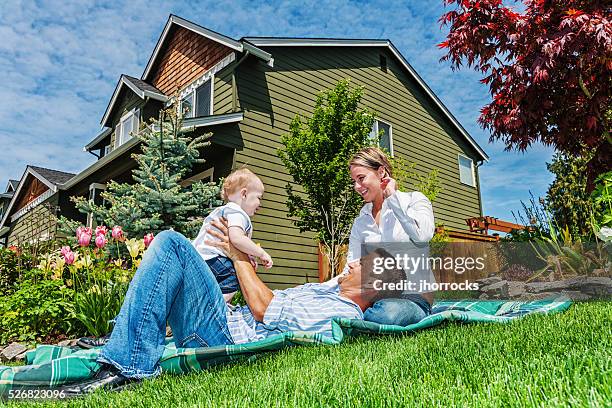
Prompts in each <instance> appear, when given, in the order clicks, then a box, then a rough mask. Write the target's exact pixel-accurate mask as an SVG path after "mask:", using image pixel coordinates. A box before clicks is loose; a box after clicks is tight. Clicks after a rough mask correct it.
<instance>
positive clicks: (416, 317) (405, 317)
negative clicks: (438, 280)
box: [363, 294, 431, 326]
mask: <svg viewBox="0 0 612 408" xmlns="http://www.w3.org/2000/svg"><path fill="white" fill-rule="evenodd" d="M430 314H431V305H430V304H429V303H428V302H427V301H426V300H425V298H423V296H421V295H417V294H411V295H406V296H404V297H403V298H402V299H381V300H379V301H377V302H376V303H374V304H373V305H372V307H370V308H368V309H366V311H365V312H364V313H363V319H364V320H367V321H369V322H374V323H380V324H392V325H396V326H408V325H410V324H414V323H417V322H420V321H421V320H423V319H424V318H425V317H427V316H429V315H430Z"/></svg>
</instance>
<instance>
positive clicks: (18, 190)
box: [0, 166, 75, 245]
mask: <svg viewBox="0 0 612 408" xmlns="http://www.w3.org/2000/svg"><path fill="white" fill-rule="evenodd" d="M74 176H75V175H74V174H73V173H66V172H63V171H58V170H51V169H46V168H43V167H36V166H27V167H26V170H25V172H24V173H23V176H21V179H20V180H19V181H17V180H10V181H9V184H8V186H7V188H6V191H5V192H4V193H3V194H2V195H0V203H1V204H0V220H1V221H0V244H2V245H21V244H24V243H32V242H33V240H43V241H44V240H47V239H51V238H53V237H55V235H56V232H57V220H56V215H58V214H59V208H60V203H61V205H62V206H64V207H66V206H67V201H68V196H67V195H66V194H65V193H64V192H63V191H62V190H61V189H60V186H61V185H62V184H64V183H65V182H67V181H68V180H70V179H71V178H73V177H74Z"/></svg>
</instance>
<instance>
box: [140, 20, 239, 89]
mask: <svg viewBox="0 0 612 408" xmlns="http://www.w3.org/2000/svg"><path fill="white" fill-rule="evenodd" d="M234 52H235V51H234V49H232V48H230V47H227V46H225V45H223V44H220V43H218V42H216V41H213V40H211V39H209V38H207V37H203V36H201V35H199V34H198V33H195V32H193V31H190V30H188V29H186V28H184V27H181V26H176V27H173V28H172V29H171V30H170V32H169V34H168V35H167V37H166V41H165V46H164V47H163V48H162V50H161V52H160V53H159V54H158V57H157V62H156V63H155V65H154V66H153V68H152V70H151V71H150V74H149V77H148V78H149V81H150V82H151V83H152V84H153V85H155V86H156V87H157V88H159V89H160V90H161V91H162V92H164V93H166V94H167V95H174V94H175V93H176V92H177V90H182V89H183V88H184V87H185V86H187V85H189V84H190V83H192V82H193V81H195V80H196V79H198V78H199V77H201V76H202V75H204V74H205V73H206V72H207V71H209V70H210V69H211V68H213V67H214V66H215V65H216V64H218V63H219V62H221V61H222V60H223V59H224V58H226V57H228V56H230V55H234Z"/></svg>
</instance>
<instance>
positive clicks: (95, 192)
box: [87, 183, 106, 228]
mask: <svg viewBox="0 0 612 408" xmlns="http://www.w3.org/2000/svg"><path fill="white" fill-rule="evenodd" d="M104 190H106V184H101V183H91V184H90V185H89V201H91V202H93V203H94V204H96V205H105V204H106V203H105V200H104V198H102V195H101V193H102V192H103V191H104ZM93 224H94V219H93V213H91V212H90V213H87V226H88V227H90V228H92V227H93V226H94V225H93Z"/></svg>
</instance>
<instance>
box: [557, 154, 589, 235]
mask: <svg viewBox="0 0 612 408" xmlns="http://www.w3.org/2000/svg"><path fill="white" fill-rule="evenodd" d="M591 155H592V154H589V153H585V154H584V155H583V156H582V157H572V156H569V155H567V154H562V153H556V154H555V155H554V157H553V160H552V162H551V163H546V167H547V168H548V171H550V172H551V173H553V174H554V175H555V180H554V181H553V182H552V183H551V184H550V186H548V191H547V192H546V209H547V210H548V211H550V213H551V215H552V218H553V219H554V220H555V222H556V223H557V224H558V225H559V226H560V227H561V228H563V227H567V228H568V229H569V231H570V232H571V233H572V234H573V235H582V236H585V237H588V236H591V235H592V234H593V228H592V226H591V216H592V215H595V214H593V212H594V211H595V206H594V205H593V201H592V200H591V197H590V194H589V193H587V189H586V186H587V176H586V173H585V171H584V169H585V167H586V163H587V162H588V161H589V160H590V156H591Z"/></svg>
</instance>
